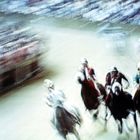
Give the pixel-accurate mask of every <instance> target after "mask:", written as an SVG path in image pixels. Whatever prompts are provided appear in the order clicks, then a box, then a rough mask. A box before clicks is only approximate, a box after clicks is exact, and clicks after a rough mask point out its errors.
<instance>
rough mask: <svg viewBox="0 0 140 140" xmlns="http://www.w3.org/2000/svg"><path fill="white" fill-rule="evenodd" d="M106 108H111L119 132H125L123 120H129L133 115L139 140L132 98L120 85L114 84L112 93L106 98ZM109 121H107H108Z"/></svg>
mask: <svg viewBox="0 0 140 140" xmlns="http://www.w3.org/2000/svg"><path fill="white" fill-rule="evenodd" d="M106 106H107V107H108V108H109V110H110V112H111V114H112V115H113V117H114V119H115V121H116V122H118V123H119V124H118V131H119V132H120V133H122V132H123V119H127V117H128V115H129V114H132V115H133V119H134V123H135V126H136V132H137V138H138V139H139V133H138V124H137V118H136V111H135V108H134V102H133V99H132V96H131V95H130V94H129V93H128V92H125V91H123V90H122V87H121V85H120V83H118V82H114V84H113V85H112V89H110V93H109V94H108V96H107V98H106ZM106 121H107V120H106Z"/></svg>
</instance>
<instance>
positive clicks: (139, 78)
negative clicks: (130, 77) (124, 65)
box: [134, 74, 140, 84]
mask: <svg viewBox="0 0 140 140" xmlns="http://www.w3.org/2000/svg"><path fill="white" fill-rule="evenodd" d="M134 81H135V82H136V84H140V74H136V76H135V77H134Z"/></svg>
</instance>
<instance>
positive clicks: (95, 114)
mask: <svg viewBox="0 0 140 140" xmlns="http://www.w3.org/2000/svg"><path fill="white" fill-rule="evenodd" d="M98 114H99V108H97V111H96V112H95V113H94V114H93V119H94V120H96V119H97V117H98Z"/></svg>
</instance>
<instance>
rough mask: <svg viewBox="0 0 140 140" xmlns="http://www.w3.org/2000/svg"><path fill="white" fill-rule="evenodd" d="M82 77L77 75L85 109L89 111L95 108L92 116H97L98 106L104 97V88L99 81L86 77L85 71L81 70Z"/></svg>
mask: <svg viewBox="0 0 140 140" xmlns="http://www.w3.org/2000/svg"><path fill="white" fill-rule="evenodd" d="M81 74H82V76H83V78H81V77H78V82H79V83H80V84H81V96H82V99H83V102H84V105H85V107H86V109H88V110H89V111H91V110H97V111H96V113H95V114H94V118H97V115H98V112H99V111H98V107H99V105H100V103H101V102H100V101H101V99H99V98H100V97H101V96H102V99H105V97H106V90H105V88H104V86H103V85H102V84H100V83H95V81H94V80H92V79H87V77H86V74H85V72H81Z"/></svg>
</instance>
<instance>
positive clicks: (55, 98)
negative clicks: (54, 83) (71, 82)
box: [46, 89, 65, 108]
mask: <svg viewBox="0 0 140 140" xmlns="http://www.w3.org/2000/svg"><path fill="white" fill-rule="evenodd" d="M64 101H65V95H64V93H63V92H62V91H61V90H54V89H50V90H49V91H48V94H47V96H46V103H47V104H48V105H49V106H51V107H53V108H56V107H57V106H59V105H60V104H62V103H63V102H64Z"/></svg>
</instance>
